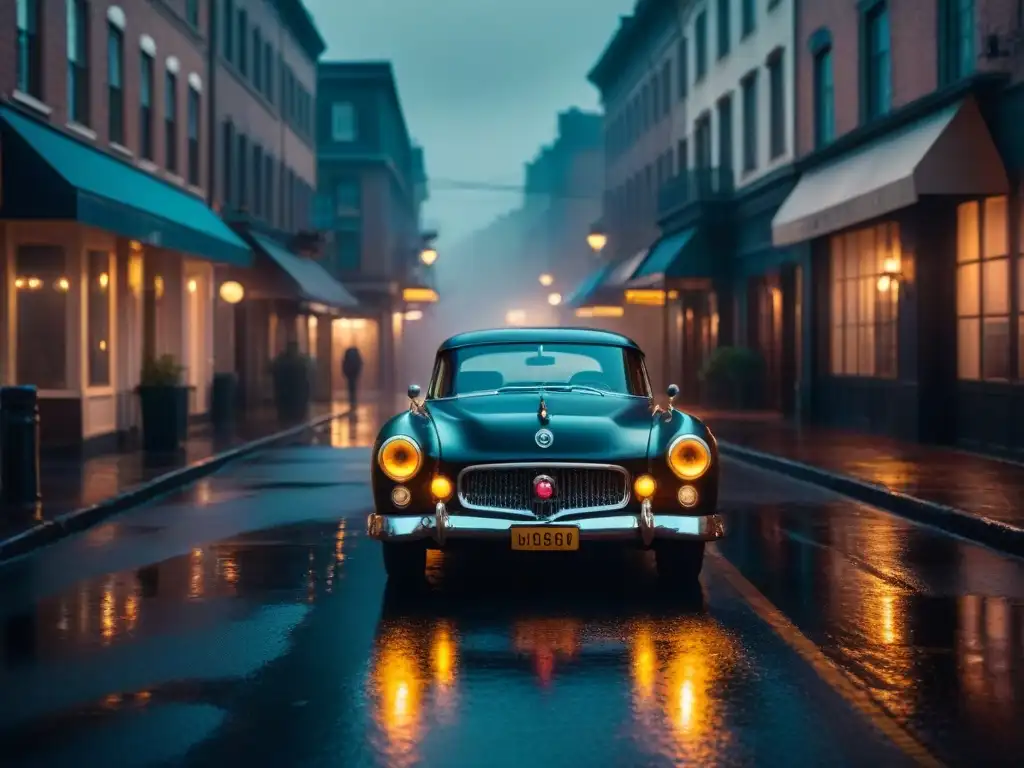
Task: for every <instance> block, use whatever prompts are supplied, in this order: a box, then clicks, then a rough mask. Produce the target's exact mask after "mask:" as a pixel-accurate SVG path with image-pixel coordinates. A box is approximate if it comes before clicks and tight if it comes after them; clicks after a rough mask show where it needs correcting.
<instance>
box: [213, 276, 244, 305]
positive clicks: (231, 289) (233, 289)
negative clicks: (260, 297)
mask: <svg viewBox="0 0 1024 768" xmlns="http://www.w3.org/2000/svg"><path fill="white" fill-rule="evenodd" d="M219 293H220V297H221V298H222V299H224V301H226V302H227V303H228V304H237V303H238V302H240V301H241V300H242V299H243V298H244V296H245V289H244V288H243V287H242V284H241V283H238V282H235V281H234V280H228V281H227V282H226V283H221V286H220V291H219Z"/></svg>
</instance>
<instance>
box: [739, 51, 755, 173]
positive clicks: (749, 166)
mask: <svg viewBox="0 0 1024 768" xmlns="http://www.w3.org/2000/svg"><path fill="white" fill-rule="evenodd" d="M740 87H741V89H742V97H743V172H744V173H750V172H751V171H753V170H755V169H756V168H757V71H756V70H755V71H753V72H751V73H750V74H748V75H747V76H746V77H745V78H743V81H742V83H741V86H740Z"/></svg>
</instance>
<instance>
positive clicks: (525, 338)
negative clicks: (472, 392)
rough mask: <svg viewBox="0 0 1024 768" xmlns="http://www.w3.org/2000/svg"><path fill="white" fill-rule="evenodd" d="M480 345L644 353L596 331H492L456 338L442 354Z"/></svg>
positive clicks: (447, 342) (446, 343)
mask: <svg viewBox="0 0 1024 768" xmlns="http://www.w3.org/2000/svg"><path fill="white" fill-rule="evenodd" d="M479 344H603V345H606V346H613V347H626V348H629V349H635V350H637V351H638V352H639V351H641V350H640V347H639V346H638V345H637V343H636V342H635V341H633V340H632V339H631V338H629V337H628V336H623V335H622V334H619V333H612V332H611V331H601V330H597V329H595V328H491V329H488V330H483V331H467V332H466V333H460V334H458V335H456V336H452V337H451V338H450V339H447V340H445V341H444V342H442V343H441V346H440V347H438V350H437V351H438V352H444V351H446V350H449V349H458V348H459V347H472V346H476V345H479Z"/></svg>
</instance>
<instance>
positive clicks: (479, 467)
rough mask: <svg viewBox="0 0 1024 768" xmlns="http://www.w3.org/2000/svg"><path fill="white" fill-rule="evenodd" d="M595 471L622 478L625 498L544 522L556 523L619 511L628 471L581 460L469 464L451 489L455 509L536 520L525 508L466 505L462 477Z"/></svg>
mask: <svg viewBox="0 0 1024 768" xmlns="http://www.w3.org/2000/svg"><path fill="white" fill-rule="evenodd" d="M548 468H551V469H598V470H605V471H609V472H618V473H619V474H621V475H622V477H623V478H624V480H625V483H626V486H625V495H624V496H623V498H622V500H621V501H619V502H617V503H615V504H608V505H605V506H601V507H572V508H570V509H563V510H561V511H560V512H557V513H556V514H554V515H552V516H551V517H549V518H547V519H548V520H552V521H554V520H559V519H561V518H562V517H565V516H566V515H579V514H585V513H588V512H612V511H614V510H616V509H622V508H623V507H625V506H626V505H627V504H629V500H630V498H631V497H632V487H631V484H630V476H629V472H628V471H627V470H626V468H625V467H620V466H619V465H618V464H591V463H588V462H582V461H512V462H508V463H504V464H473V465H472V466H469V467H466V468H465V469H463V470H462V471H461V472H459V476H458V477H457V478H456V480H455V486H456V488H457V494H458V499H459V506H461V507H462V508H463V509H467V510H472V511H476V512H502V513H505V514H511V515H521V516H523V517H524V518H526V519H528V520H536V519H537V518H536V516H535V515H534V514H533V512H532V511H530V510H528V509H511V508H506V507H485V506H483V505H479V504H470V503H469V502H468V501H466V497H465V495H464V494H463V493H462V478H463V475H466V474H467V473H469V472H477V471H486V470H489V469H491V470H493V469H548Z"/></svg>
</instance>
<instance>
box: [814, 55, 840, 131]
mask: <svg viewBox="0 0 1024 768" xmlns="http://www.w3.org/2000/svg"><path fill="white" fill-rule="evenodd" d="M835 136H836V107H835V86H834V85H833V81H832V48H831V47H829V48H823V49H821V50H820V51H817V52H816V53H815V54H814V145H815V146H816V147H823V146H825V145H826V144H828V143H829V142H831V141H832V140H833V139H834V138H835Z"/></svg>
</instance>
